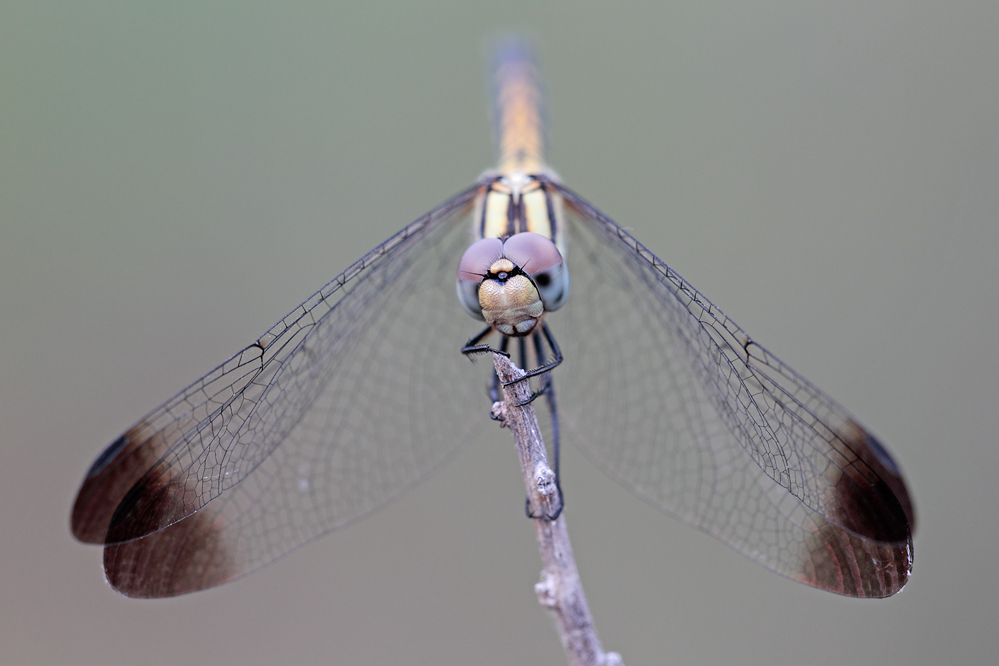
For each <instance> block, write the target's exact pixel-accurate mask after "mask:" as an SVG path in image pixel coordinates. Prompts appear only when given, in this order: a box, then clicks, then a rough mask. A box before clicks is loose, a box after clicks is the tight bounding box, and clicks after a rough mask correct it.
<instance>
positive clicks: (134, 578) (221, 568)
mask: <svg viewBox="0 0 999 666" xmlns="http://www.w3.org/2000/svg"><path fill="white" fill-rule="evenodd" d="M224 525H225V524H224V521H223V519H222V518H221V517H219V516H217V515H216V514H215V513H214V512H212V511H210V510H206V511H200V512H198V513H195V514H193V515H191V516H188V517H187V518H186V519H184V520H182V521H180V522H178V523H175V524H173V525H171V526H170V527H167V528H166V529H163V530H160V531H158V532H154V533H152V534H149V535H147V536H145V537H143V538H141V539H135V540H133V541H127V542H125V543H115V544H109V545H107V546H105V547H104V573H105V575H106V576H107V580H108V583H110V584H111V586H112V587H113V588H114V589H115V590H117V591H118V592H120V593H121V594H124V595H125V596H128V597H145V598H152V597H172V596H177V595H179V594H185V593H187V592H194V591H197V590H202V589H205V588H208V587H213V586H215V585H219V584H221V583H224V582H226V581H229V580H232V579H233V578H235V577H236V576H238V575H239V573H241V572H240V571H239V570H238V569H237V567H236V566H235V564H234V560H233V557H232V549H231V548H230V547H229V546H228V544H227V543H226V541H225V540H224V538H223V537H222V534H221V533H222V530H223V528H224Z"/></svg>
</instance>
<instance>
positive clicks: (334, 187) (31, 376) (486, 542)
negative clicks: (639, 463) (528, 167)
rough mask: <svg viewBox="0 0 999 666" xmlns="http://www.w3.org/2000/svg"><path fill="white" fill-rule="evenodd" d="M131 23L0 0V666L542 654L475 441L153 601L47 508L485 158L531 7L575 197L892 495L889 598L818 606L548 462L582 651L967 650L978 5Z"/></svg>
mask: <svg viewBox="0 0 999 666" xmlns="http://www.w3.org/2000/svg"><path fill="white" fill-rule="evenodd" d="M136 4H137V3H131V2H121V3H97V2H94V3H85V5H84V4H83V3H80V4H75V3H65V6H63V5H60V4H56V3H45V2H30V3H15V2H5V3H4V4H3V7H2V8H0V527H2V539H0V595H2V596H0V661H2V662H3V663H5V664H56V663H63V664H109V663H112V664H114V663H149V664H187V663H206V664H207V663H211V664H218V665H225V664H240V665H247V664H276V663H288V664H319V663H332V664H469V663H475V664H510V663H521V664H553V663H554V664H558V663H562V661H563V656H562V652H561V646H560V645H559V643H558V640H557V638H556V636H555V633H554V631H553V629H552V627H551V624H552V623H551V621H550V620H549V618H548V616H547V614H546V613H545V612H544V611H543V610H541V609H540V608H539V607H538V605H537V603H536V599H535V596H534V593H533V585H534V583H535V581H536V580H537V577H538V572H539V569H540V563H539V558H538V555H537V551H536V549H535V545H534V529H533V526H532V525H531V524H530V523H529V522H528V521H527V520H525V519H524V518H523V515H522V508H521V507H522V497H523V488H522V484H521V480H520V478H519V475H518V470H517V463H516V455H515V453H514V451H513V447H512V446H511V444H510V442H509V440H508V439H507V438H506V436H505V433H500V432H499V431H498V430H496V431H495V432H493V431H492V430H491V429H490V431H489V432H488V433H487V435H486V436H484V437H483V438H482V440H481V441H480V442H478V443H477V444H476V445H475V446H474V447H472V448H470V450H468V451H466V452H465V453H464V454H463V455H462V456H461V457H460V458H459V459H458V460H457V461H456V463H455V464H452V465H451V466H450V467H448V468H447V469H446V470H445V471H444V472H443V473H441V474H439V475H437V476H435V477H433V478H432V479H431V480H430V481H429V482H427V483H425V484H423V485H422V486H421V487H419V488H418V489H417V490H416V491H415V492H413V493H412V494H411V495H409V496H408V497H407V499H406V500H404V501H403V502H400V503H397V504H395V505H393V506H391V507H390V508H388V509H387V510H384V511H382V512H380V513H378V514H377V515H375V516H374V517H372V518H370V519H368V520H366V521H363V522H362V523H360V524H358V525H355V526H353V527H351V528H349V529H347V530H345V531H343V532H340V533H337V534H335V535H333V536H332V537H328V538H326V539H324V540H322V541H320V542H317V543H315V544H312V545H311V546H309V547H307V548H304V549H302V550H301V551H299V552H297V553H295V554H293V555H292V556H290V557H288V558H286V559H284V560H283V561H281V562H279V563H278V564H276V565H275V566H272V567H270V568H268V569H266V570H264V571H262V572H259V573H257V574H256V575H253V576H250V577H248V578H245V579H243V580H241V581H239V582H237V583H234V584H231V585H226V586H223V587H221V588H217V589H214V590H210V591H206V592H202V593H198V594H194V595H189V596H186V597H182V598H178V599H171V600H165V601H135V600H128V599H125V598H123V597H120V596H119V595H117V594H116V593H115V592H113V591H112V590H111V589H110V588H109V587H108V586H107V585H106V584H105V583H104V582H103V580H102V574H101V567H100V560H101V554H100V551H99V550H98V549H96V548H93V547H86V546H83V545H80V544H77V543H75V542H74V541H73V540H72V538H71V537H70V534H69V530H68V526H67V522H68V520H67V519H68V515H69V510H70V505H71V502H72V500H73V497H74V493H75V491H76V488H77V485H78V483H79V482H80V480H81V478H82V475H83V473H84V471H85V470H86V468H87V466H88V465H89V464H90V462H91V461H92V459H93V458H94V457H95V456H96V455H97V453H98V452H99V451H100V450H101V448H102V447H103V446H104V445H105V444H106V443H107V442H109V441H111V440H112V439H113V438H114V437H116V436H117V435H118V434H120V433H121V432H122V431H123V430H124V429H125V428H127V427H128V426H130V425H131V424H132V423H134V422H135V420H136V419H138V418H139V417H141V416H142V415H143V414H145V413H146V412H147V411H149V410H150V409H151V408H153V407H155V406H156V405H158V404H159V403H160V402H162V401H163V400H164V399H166V398H167V397H169V396H170V395H172V394H173V393H174V392H176V391H177V390H178V389H180V388H181V387H182V386H185V385H186V384H187V383H188V382H189V381H191V380H192V379H194V378H195V377H198V376H200V375H201V374H202V373H203V372H205V371H206V370H208V369H209V368H211V367H214V365H215V364H217V363H218V362H220V361H221V360H222V359H224V358H226V357H228V356H229V354H231V353H233V352H234V351H236V350H237V349H239V348H241V347H242V346H243V345H245V344H246V343H248V342H249V341H251V340H253V339H255V338H256V337H257V336H258V335H260V334H261V333H262V332H263V331H264V330H266V329H267V328H268V327H269V326H270V325H271V324H272V323H273V322H274V321H276V320H277V319H278V318H279V317H281V316H283V315H284V314H286V313H287V312H288V311H289V310H291V309H292V308H293V307H294V306H296V305H297V304H298V303H299V302H301V301H302V300H304V299H305V297H307V296H308V295H309V294H311V293H312V292H313V291H314V290H315V289H317V288H318V287H320V286H321V285H322V284H324V283H325V282H326V281H327V280H329V279H330V278H332V277H333V276H334V275H336V274H337V273H338V272H340V271H341V270H342V269H343V268H345V267H346V266H347V265H348V264H349V263H350V262H351V261H353V260H354V259H356V258H358V257H359V256H360V255H362V254H363V253H364V252H366V251H367V250H368V249H370V248H371V247H373V246H374V245H375V244H376V243H378V242H380V241H382V240H383V239H385V238H386V237H388V236H389V235H390V234H392V233H394V232H395V231H396V230H398V229H399V228H401V227H402V226H403V225H404V224H406V223H408V222H409V221H411V220H412V219H414V218H416V217H418V216H419V215H421V214H422V213H424V212H425V211H427V210H429V209H430V208H431V207H432V206H434V205H435V204H437V203H438V202H440V201H442V200H443V199H445V198H446V197H448V196H450V195H451V194H453V193H454V192H456V191H458V190H459V189H462V188H464V187H465V186H466V185H468V184H469V183H471V182H472V181H473V180H474V179H475V178H476V177H477V176H478V174H479V173H480V172H481V171H482V170H483V169H485V168H487V167H489V166H490V165H491V163H492V159H493V158H492V153H491V144H490V140H489V124H488V120H487V115H486V106H487V104H486V92H485V91H486V83H485V80H484V65H483V62H482V47H483V43H484V41H485V39H486V37H487V36H489V35H490V34H492V33H493V32H494V31H495V30H497V29H499V28H505V27H518V26H519V27H526V28H529V29H530V30H532V31H533V32H534V34H535V35H536V36H537V37H538V40H539V42H540V44H541V51H542V54H543V61H544V66H545V71H546V76H547V80H548V88H549V93H550V116H551V119H552V127H551V139H552V141H551V143H552V151H551V159H552V163H553V165H554V166H555V167H556V168H557V169H558V170H559V172H560V173H561V174H562V176H563V178H564V179H565V181H566V183H567V184H568V185H569V186H570V187H572V188H574V189H575V190H577V191H578V192H580V193H582V194H583V195H584V196H585V197H587V198H589V199H590V200H591V201H593V202H594V203H595V204H597V205H598V206H600V207H601V208H602V209H603V210H604V211H605V212H606V213H608V214H609V215H611V216H612V217H614V218H615V219H617V220H618V221H619V222H620V223H621V224H623V225H625V226H627V227H630V228H631V229H632V230H633V232H634V234H635V235H636V236H637V237H638V238H639V239H640V240H642V241H643V242H644V243H645V244H647V245H648V246H649V247H650V248H652V249H653V250H655V251H656V252H657V253H658V254H659V255H660V256H661V257H662V258H663V259H665V260H666V261H667V262H669V263H670V264H671V265H672V266H673V267H674V268H676V269H677V270H678V271H679V272H680V274H682V275H683V276H684V277H686V278H687V279H689V280H690V281H691V282H692V283H693V284H694V285H696V286H697V287H698V288H699V289H700V290H702V291H703V292H704V293H706V294H707V295H708V296H709V297H710V298H711V299H712V300H713V301H714V302H715V303H717V304H718V305H719V306H720V307H722V308H723V309H724V310H725V312H726V313H727V314H729V315H731V316H732V317H733V318H734V319H735V320H736V321H737V322H739V323H740V324H741V325H742V326H743V327H745V328H746V329H747V330H748V331H749V332H750V333H751V334H752V335H753V337H754V338H755V339H757V340H759V341H761V342H762V343H763V344H765V345H766V346H768V347H769V348H771V349H773V350H774V351H775V352H776V353H777V354H778V355H780V356H781V357H782V358H783V359H784V360H786V361H788V362H789V363H790V364H791V365H792V366H793V367H795V368H796V369H798V370H799V371H800V372H802V373H803V374H804V375H805V376H807V377H809V378H810V379H811V380H812V381H814V382H815V383H817V384H818V385H819V386H821V387H823V389H824V390H826V391H827V392H829V393H830V394H831V395H833V396H834V397H835V398H836V399H838V400H839V401H840V402H842V403H843V404H844V405H846V406H847V407H848V408H849V409H851V410H852V411H853V412H854V413H856V414H857V415H858V416H859V417H860V418H861V419H862V420H863V422H864V423H866V424H867V425H868V426H870V427H871V428H872V429H873V430H874V431H875V432H877V433H878V435H879V436H880V437H881V438H882V440H883V441H884V442H886V443H887V444H888V445H889V446H890V447H891V449H892V451H893V452H894V453H895V455H896V457H897V458H898V460H899V461H900V462H901V464H902V465H903V467H904V469H905V472H906V474H907V478H908V480H909V483H910V489H911V490H912V492H913V496H914V498H915V501H916V506H917V510H918V512H919V529H918V531H917V534H916V539H915V554H916V557H915V572H914V577H913V578H912V580H911V582H910V584H909V586H908V587H907V588H906V589H905V591H904V592H903V593H902V594H900V595H898V596H897V597H894V598H892V599H889V600H886V601H858V600H851V599H845V598H840V597H836V596H834V595H831V594H827V593H823V592H819V591H816V590H813V589H810V588H807V587H805V586H803V585H799V584H796V583H793V582H790V581H787V580H785V579H783V578H780V577H778V576H775V575H773V574H771V573H769V572H768V571H766V570H764V569H762V568H760V567H758V566H757V565H754V564H752V563H751V562H749V561H748V560H746V559H745V558H743V557H741V556H739V555H737V554H735V553H734V552H732V551H731V550H729V549H728V548H726V547H725V546H723V545H722V544H721V543H719V542H717V541H715V540H714V539H712V538H710V537H707V536H705V535H703V534H701V533H699V532H697V531H695V530H692V529H690V528H688V527H686V526H684V525H682V524H680V523H678V522H676V521H674V520H672V519H669V518H667V517H665V516H663V515H662V514H660V513H658V512H656V511H655V510H653V509H651V508H649V507H648V506H646V505H644V504H643V503H641V502H639V501H637V500H635V499H634V498H632V497H631V496H630V495H629V494H628V493H627V492H625V491H624V490H622V489H621V488H619V487H618V486H616V485H615V484H614V483H612V482H610V481H609V480H607V479H605V478H603V477H602V476H601V475H600V474H599V473H598V472H597V471H595V469H594V468H593V467H591V466H590V465H589V463H587V462H585V461H584V460H582V459H581V457H580V456H579V454H578V452H577V451H575V450H573V449H572V447H571V446H569V447H568V450H567V451H566V453H565V456H564V474H565V479H566V480H565V486H566V491H567V494H568V497H569V498H570V500H569V501H570V504H569V508H568V509H567V516H568V518H569V526H570V531H571V534H572V536H573V540H574V546H575V550H576V554H577V558H578V563H579V566H580V568H581V571H582V575H583V578H584V582H585V585H586V590H587V593H588V597H589V601H590V606H591V609H592V611H593V614H594V616H595V619H596V622H597V627H598V629H599V632H600V636H601V638H602V640H603V642H604V645H605V646H606V647H607V648H608V649H613V650H618V651H620V652H622V653H623V655H624V659H625V663H627V664H630V665H631V666H634V665H636V664H659V663H675V664H695V663H705V664H714V663H739V664H802V663H807V664H839V663H864V664H903V663H906V664H909V663H927V664H928V663H945V662H950V663H962V664H978V663H994V659H995V658H996V654H999V631H997V630H999V573H997V566H996V553H997V546H999V484H997V482H996V479H997V472H999V446H997V441H999V420H997V411H999V410H997V407H999V354H997V352H996V345H995V336H996V335H997V334H999V307H997V305H999V298H997V295H996V291H997V286H999V280H997V278H996V277H995V275H994V272H993V266H994V263H995V256H996V252H997V250H999V128H997V119H999V84H997V82H999V78H997V72H999V66H997V65H999V39H996V26H997V25H999V4H996V3H994V2H984V1H983V2H950V3H938V2H911V1H907V2H902V1H896V2H892V1H887V0H863V1H854V2H843V1H840V2H835V3H802V2H800V1H797V0H796V1H793V2H753V3H746V2H727V3H723V2H700V3H696V5H695V3H690V4H691V7H689V8H683V7H681V6H678V5H676V4H675V3H671V4H670V5H668V6H663V5H666V3H647V4H646V3H627V5H626V6H623V7H620V8H616V9H610V8H609V7H605V6H600V4H598V3H592V4H593V6H586V4H585V3H579V2H537V3H525V2H508V3H502V4H499V3H491V4H489V3H477V5H478V6H477V7H470V6H469V5H470V4H471V3H467V2H451V3H445V2H434V3H430V2H422V3H413V4H414V5H416V6H415V7H409V8H405V7H400V6H399V4H397V3H380V2H367V3H364V7H363V8H361V7H357V8H353V9H330V8H325V7H322V6H318V5H320V4H322V3H310V4H302V5H298V4H295V5H294V6H291V3H285V4H284V5H282V7H281V8H280V9H278V8H275V7H273V6H270V5H269V4H264V3H261V4H258V5H253V4H251V3H235V2H234V3H204V2H189V3H181V2H171V3H161V5H162V6H152V7H137V6H136ZM330 4H332V3H330ZM357 4H361V3H357ZM607 4H608V5H609V4H611V3H607ZM614 4H617V3H614ZM574 270H580V269H579V268H574ZM470 330H471V329H470ZM455 497H460V498H471V501H469V502H467V503H466V504H465V507H466V508H465V509H464V510H462V511H457V510H454V507H455V506H456V505H457V504H461V503H459V502H455V501H454V498H455Z"/></svg>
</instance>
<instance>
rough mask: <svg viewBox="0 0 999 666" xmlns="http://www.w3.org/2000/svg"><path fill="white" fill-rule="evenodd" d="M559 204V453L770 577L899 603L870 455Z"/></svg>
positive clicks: (644, 261)
mask: <svg viewBox="0 0 999 666" xmlns="http://www.w3.org/2000/svg"><path fill="white" fill-rule="evenodd" d="M562 194H563V196H564V198H565V208H566V216H567V222H568V226H569V230H570V243H571V245H570V256H569V258H568V262H569V265H570V267H571V268H572V279H573V294H572V298H570V299H569V302H568V303H567V305H566V307H565V308H564V312H565V315H564V317H565V319H566V320H567V321H566V322H565V323H564V325H560V324H553V325H554V326H556V334H557V335H559V339H560V340H561V341H563V342H562V347H563V352H564V354H565V357H566V363H565V364H563V365H564V367H565V374H566V375H568V376H569V379H568V380H567V381H562V382H560V386H561V387H563V388H562V389H561V396H560V397H561V398H562V400H561V405H560V409H561V410H562V412H563V413H564V414H566V419H567V421H568V425H569V426H570V427H571V428H573V436H572V437H567V439H573V440H575V441H577V442H578V443H580V444H581V445H582V447H583V449H584V451H585V452H586V453H587V454H588V456H589V457H590V458H591V459H592V460H594V462H596V463H597V465H598V466H599V467H601V468H602V469H603V470H604V471H606V472H607V473H608V474H609V475H610V476H612V477H613V478H615V479H616V480H618V481H619V482H621V483H622V484H623V485H625V486H626V487H628V488H629V489H631V490H632V491H634V492H635V493H636V494H638V495H639V496H640V497H642V498H643V499H645V500H647V501H648V502H650V503H652V504H653V505H655V506H657V507H658V508H660V509H662V510H664V511H666V512H668V513H671V514H674V515H676V516H678V517H680V518H681V519H683V520H684V521H686V522H688V523H690V524H692V525H694V526H696V527H698V528H700V529H702V530H704V531H706V532H708V533H710V534H712V535H714V536H716V537H718V538H719V539H721V540H722V541H724V542H726V543H728V544H729V545H730V546H732V547H733V548H734V549H736V550H737V551H739V552H741V553H743V554H745V555H746V556H748V557H750V558H751V559H754V560H756V561H758V562H760V563H761V564H763V565H765V566H767V567H769V568H770V569H773V570H774V571H777V572H778V573H781V574H783V575H785V576H789V577H791V578H795V579H797V580H800V581H802V582H806V583H808V584H810V585H814V586H816V587H821V588H824V589H829V590H831V591H834V592H838V593H840V594H847V595H851V596H887V595H890V594H893V593H895V592H897V591H898V590H899V589H901V587H902V586H903V585H904V584H905V582H906V579H907V577H908V573H909V570H910V569H911V564H912V544H911V526H912V525H913V524H914V514H913V512H912V504H911V502H910V501H909V498H908V492H907V491H906V488H905V484H904V481H903V480H902V478H901V475H900V473H899V471H898V467H897V466H896V465H895V463H894V461H893V460H892V459H891V456H890V454H888V452H887V451H886V450H885V449H884V447H883V446H881V444H880V443H879V442H878V441H877V440H876V439H875V438H874V437H873V436H872V435H870V434H869V433H867V432H866V431H865V430H864V429H863V428H862V427H861V426H859V425H858V424H857V422H856V421H855V420H854V419H853V418H852V417H851V416H850V415H849V414H848V413H847V412H846V411H845V410H844V409H843V408H842V407H840V406H839V405H838V404H837V403H835V402H834V401H832V400H831V399H830V398H828V397H827V396H825V395H824V394H823V393H821V392H820V391H819V390H818V389H816V388H815V387H814V386H812V385H811V384H809V383H808V382H807V381H806V380H804V379H803V378H801V377H800V376H799V375H797V374H796V373H794V371H793V370H791V369H790V368H789V367H788V366H787V365H786V364H784V363H782V362H780V361H779V360H778V359H777V358H776V357H775V356H773V355H772V354H770V353H769V352H768V351H767V350H765V349H764V348H763V347H761V346H759V345H758V344H756V343H755V342H754V341H753V340H752V339H751V338H750V337H749V336H748V335H747V334H746V333H745V332H744V331H743V330H742V329H741V328H739V327H738V326H737V325H736V324H735V323H734V322H732V320H731V319H729V318H728V317H726V316H725V315H724V313H722V312H721V311H720V310H719V309H718V308H717V307H716V306H714V305H713V304H712V303H711V302H710V301H708V300H707V299H706V298H705V297H704V296H703V295H701V294H700V293H699V292H697V291H696V290H695V289H693V288H692V287H691V286H690V285H689V284H688V283H687V282H686V281H684V280H683V279H682V278H681V277H680V276H679V275H677V274H676V273H675V272H674V271H673V270H672V269H670V268H669V267H668V266H667V265H666V264H665V263H663V262H662V260H660V259H659V258H658V257H656V256H655V255H654V254H653V253H652V252H650V251H649V250H648V249H647V248H645V247H644V246H643V245H642V244H641V243H639V242H638V241H636V240H635V239H634V238H633V237H632V236H631V235H630V234H628V233H627V232H626V231H624V230H623V229H622V228H621V227H619V226H618V225H617V224H616V223H614V222H613V221H612V220H610V219H609V218H607V217H606V216H604V215H603V214H601V213H600V212H599V211H598V210H596V209H595V208H593V207H592V206H590V205H589V204H588V203H586V202H585V201H583V200H582V199H581V198H579V197H578V196H577V195H575V194H573V193H572V192H569V191H567V190H562ZM555 321H557V320H555V319H553V322H555ZM563 330H565V333H563ZM577 332H578V334H577Z"/></svg>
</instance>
